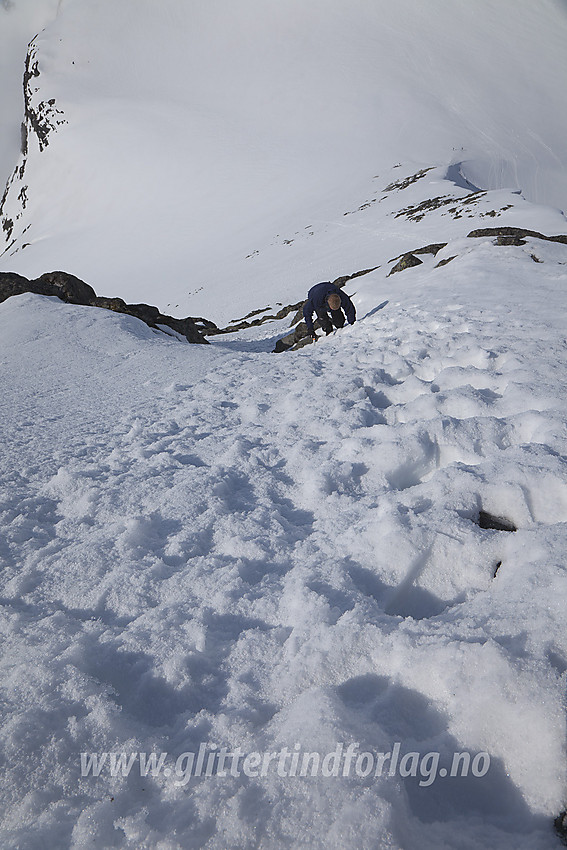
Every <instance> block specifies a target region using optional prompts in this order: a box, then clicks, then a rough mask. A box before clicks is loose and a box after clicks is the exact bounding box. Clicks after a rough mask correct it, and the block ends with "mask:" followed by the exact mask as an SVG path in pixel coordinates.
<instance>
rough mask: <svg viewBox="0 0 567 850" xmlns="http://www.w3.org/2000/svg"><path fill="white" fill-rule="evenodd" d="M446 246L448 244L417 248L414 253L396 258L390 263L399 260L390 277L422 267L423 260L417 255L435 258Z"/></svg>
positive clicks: (438, 243) (410, 252)
mask: <svg viewBox="0 0 567 850" xmlns="http://www.w3.org/2000/svg"><path fill="white" fill-rule="evenodd" d="M446 245H447V243H446V242H434V243H433V244H432V245H425V246H424V247H423V248H416V249H415V250H413V251H407V252H406V253H405V254H402V255H401V256H399V257H394V259H393V260H390V262H391V263H394V262H395V261H396V260H398V262H397V263H396V265H395V266H394V267H393V268H392V269H391V270H390V274H389V275H388V277H390V275H391V274H395V273H396V272H403V271H404V270H405V269H411V268H412V266H420V265H421V264H422V262H423V260H420V259H419V257H417V256H416V255H417V254H433V256H434V257H435V256H436V255H437V254H438V253H439V251H441V250H442V248H445V247H446Z"/></svg>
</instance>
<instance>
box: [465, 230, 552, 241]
mask: <svg viewBox="0 0 567 850" xmlns="http://www.w3.org/2000/svg"><path fill="white" fill-rule="evenodd" d="M468 236H469V238H472V239H479V238H481V237H485V236H494V238H495V239H496V240H497V241H496V244H497V245H525V244H526V243H525V240H526V239H543V240H544V241H545V242H560V243H562V244H563V245H567V236H544V235H543V233H538V231H537V230H526V229H525V228H523V227H484V228H481V229H480V230H471V232H470V233H469V234H468ZM521 240H524V241H521Z"/></svg>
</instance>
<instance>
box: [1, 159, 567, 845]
mask: <svg viewBox="0 0 567 850" xmlns="http://www.w3.org/2000/svg"><path fill="white" fill-rule="evenodd" d="M406 176H407V177H410V176H411V172H410V171H409V170H407V172H406ZM424 180H425V177H424V175H422V176H421V178H420V179H419V180H416V181H413V182H407V181H400V187H401V188H398V189H397V190H396V191H397V192H399V193H400V195H401V197H403V198H404V202H403V203H404V206H403V209H404V210H406V215H407V214H408V213H407V210H408V206H407V201H408V198H409V199H410V200H411V203H410V204H409V206H410V207H411V209H412V210H413V211H415V209H416V208H417V207H420V210H419V213H418V214H419V215H420V216H423V218H421V220H420V223H419V225H418V227H420V228H421V230H420V231H419V232H420V233H423V234H424V235H426V236H427V237H429V235H430V234H431V232H432V230H435V228H436V227H437V238H438V236H439V228H438V226H439V225H440V224H441V225H443V227H445V225H446V224H447V219H446V207H447V205H441V206H440V205H439V204H435V203H434V204H429V205H425V206H422V205H421V204H422V202H420V203H417V202H416V199H417V198H418V197H421V198H423V195H424V194H425V195H427V190H424V189H423V187H424V186H428V184H426V183H425V182H424ZM420 184H421V188H420ZM455 191H457V194H460V192H461V190H458V189H455ZM412 192H413V193H415V194H414V195H413V196H411V197H410V195H409V194H408V193H412ZM465 200H466V197H465ZM495 200H497V201H498V203H499V204H500V206H498V205H496V206H497V208H498V209H500V208H501V207H502V208H506V209H505V210H504V212H500V213H499V217H500V219H501V220H502V221H507V222H510V221H511V222H516V223H517V221H518V217H519V216H520V215H521V216H523V217H524V218H525V219H527V221H526V223H527V224H529V225H530V226H531V227H534V226H535V223H536V221H539V224H540V226H541V227H543V226H544V225H548V226H549V227H548V230H549V234H551V233H553V234H554V235H556V234H558V233H559V230H558V228H557V227H556V226H555V227H554V226H553V225H558V224H559V222H560V221H562V220H563V219H562V216H560V215H559V214H558V213H552V212H550V211H546V210H543V209H538V208H532V207H531V205H525V204H524V202H522V201H521V199H519V198H518V197H517V196H515V195H509V196H507V198H506V200H507V201H509V202H510V203H501V201H502V196H501V194H499V193H497V197H496V198H494V197H491V193H488V196H486V197H484V198H481V199H480V200H479V199H478V198H477V199H476V201H477V203H480V206H476V205H472V204H469V205H468V206H467V205H466V204H465V209H469V210H472V212H470V213H468V214H467V215H470V219H469V220H468V221H467V227H469V226H470V227H472V228H476V229H477V230H478V229H479V228H478V227H477V225H480V224H481V223H482V222H483V221H484V222H485V221H486V218H487V215H486V212H487V211H488V210H491V209H493V208H494V207H495V204H494V201H495ZM514 201H515V202H516V204H517V206H516V207H513V202H514ZM455 203H459V204H460V205H461V206H462V205H463V204H464V200H463V197H460V199H457V201H455ZM483 205H484V206H483ZM518 205H519V212H518ZM362 214H363V213H362ZM412 214H415V212H414V213H412ZM391 218H392V219H393V220H394V221H395V216H394V215H391ZM488 218H489V219H490V218H493V216H488ZM427 222H429V223H430V224H429V226H428V225H427ZM448 222H449V223H450V224H451V226H452V224H454V223H455V219H454V216H449V219H448ZM449 230H450V228H449ZM515 242H519V243H520V244H507V243H506V242H505V241H504V242H502V241H499V238H498V237H497V236H495V235H494V234H493V233H492V234H487V235H485V236H480V237H479V236H477V237H471V238H467V237H465V238H461V237H458V238H455V239H452V238H448V239H447V243H446V244H445V245H444V247H440V248H439V250H437V251H436V252H435V256H434V255H433V254H432V253H429V252H425V253H423V254H421V255H419V256H420V257H421V259H422V260H423V262H422V263H421V264H420V265H419V266H414V267H409V268H407V269H406V270H404V271H402V272H399V273H397V274H390V272H391V269H392V268H393V266H394V264H395V262H396V260H397V259H398V258H396V257H388V258H378V259H382V260H383V262H382V263H380V268H379V269H376V270H375V271H373V272H369V273H368V274H366V275H363V276H360V277H357V278H355V279H353V280H351V281H349V282H348V283H347V284H346V286H347V289H348V291H349V294H350V295H351V297H352V298H353V299H354V301H355V304H356V306H357V312H358V321H357V323H356V324H355V325H354V326H352V327H347V328H345V329H343V330H341V331H338V332H336V333H335V334H333V335H332V336H331V337H329V338H325V339H322V340H321V341H320V342H319V343H317V345H311V346H308V347H306V348H304V349H302V350H300V351H297V352H287V353H284V354H281V355H275V354H272V353H270V352H271V351H272V349H273V346H274V342H275V340H276V339H277V338H278V337H279V336H281V335H282V334H285V333H286V326H287V325H288V324H289V318H287V319H284V320H271V321H267V322H265V323H263V324H260V325H256V326H252V327H250V328H248V329H243V330H240V331H238V332H236V333H234V334H227V335H223V336H218V335H217V336H212V337H210V338H209V341H210V342H211V344H210V345H208V346H194V345H187V344H186V343H185V342H181V341H180V340H179V338H175V337H171V336H168V335H166V334H165V333H163V332H162V331H160V330H159V329H157V328H150V327H148V326H147V325H145V324H143V323H142V322H141V321H139V320H138V319H136V318H134V317H132V316H128V315H124V314H115V313H113V312H112V311H108V310H99V309H96V308H93V307H88V306H73V305H67V304H63V303H61V302H60V301H59V300H58V299H57V298H53V297H51V298H45V297H43V296H38V295H34V294H23V295H19V296H16V297H13V298H10V299H8V300H7V301H5V302H4V303H3V304H2V305H0V322H1V323H2V368H3V374H4V375H10V378H11V383H10V388H9V392H7V393H4V394H3V396H2V398H1V400H0V414H1V421H2V423H3V437H2V446H3V451H2V481H3V488H2V492H1V498H0V517H1V520H2V527H3V529H4V539H3V542H2V548H1V550H0V556H1V558H2V562H3V568H2V573H1V577H2V589H1V600H0V601H1V603H2V630H3V643H4V652H3V659H2V676H1V683H2V684H1V687H2V692H3V706H4V709H3V711H4V718H5V722H4V723H3V726H2V732H1V734H2V746H3V752H4V762H3V770H4V774H5V783H4V786H3V791H2V795H3V807H2V811H3V814H2V827H1V829H2V833H1V834H2V836H3V838H2V840H3V842H4V846H6V847H8V846H10V847H22V848H23V847H30V848H31V847H33V846H38V845H37V841H36V837H37V836H39V837H40V840H41V841H42V842H43V843H44V844H49V845H50V846H55V847H73V848H83V847H85V848H86V847H93V846H98V847H131V846H132V847H133V846H135V847H147V848H154V847H155V848H158V847H159V848H162V847H163V848H189V847H208V848H213V847H214V848H226V847H241V848H248V847H262V848H281V847H290V848H296V847H323V846H326V847H333V848H337V850H338V848H344V847H345V846H353V847H354V846H355V847H361V848H386V847H388V848H394V847H395V848H404V849H405V848H407V850H414V848H417V847H419V848H432V850H433V848H436V850H439V848H456V847H463V848H485V847H486V846H487V845H490V846H494V847H498V848H510V850H512V848H513V850H518V848H525V850H528V848H529V850H533V848H542V850H543V848H551V847H555V846H558V842H559V840H560V838H559V834H560V833H561V832H562V818H561V816H560V813H561V812H562V810H563V808H564V804H565V796H564V792H565V751H564V745H565V732H564V726H565V715H564V711H565V703H564V686H565V671H566V669H567V637H566V633H565V627H564V610H565V603H566V598H565V597H566V590H565V561H564V544H565V523H566V522H567V486H566V483H565V481H566V479H565V471H566V464H567V460H566V436H567V435H566V428H565V399H566V398H567V386H566V383H567V381H566V378H565V375H566V374H567V373H566V371H565V366H566V365H567V364H566V359H567V357H566V341H565V333H564V326H563V318H562V316H563V312H562V307H563V304H564V290H565V282H566V281H567V273H566V272H565V265H566V263H567V254H566V247H565V245H564V244H562V242H561V241H560V242H552V241H549V240H544V239H540V238H538V235H537V234H535V233H533V231H532V235H531V236H526V237H525V239H518V238H517V237H516V239H515ZM444 261H445V262H444ZM503 528H507V529H508V530H507V531H506V530H502V529H503ZM554 819H556V826H555V831H554Z"/></svg>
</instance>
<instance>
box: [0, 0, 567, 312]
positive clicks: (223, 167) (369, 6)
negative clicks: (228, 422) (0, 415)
mask: <svg viewBox="0 0 567 850" xmlns="http://www.w3.org/2000/svg"><path fill="white" fill-rule="evenodd" d="M22 3H23V0H16V6H15V7H14V8H13V9H12V10H11V11H10V10H8V11H5V12H4V17H7V16H9V15H10V14H13V13H15V12H16V11H17V9H18V8H19V7H20V5H21V4H22ZM46 3H47V0H46ZM566 43H567V11H566V9H565V4H564V3H563V2H557V0H540V2H538V3H537V4H534V3H533V2H530V0H520V2H518V0H498V3H495V2H493V0H475V2H470V0H452V2H447V0H429V2H427V3H423V2H421V0H396V2H391V0H277V2H276V0H268V2H266V0H239V2H238V3H234V2H231V0H215V2H208V3H206V4H204V3H202V2H197V0H160V2H159V3H156V2H149V1H148V0H121V2H120V3H118V4H117V3H116V2H114V0H97V2H96V3H93V2H91V0H62V2H60V3H59V4H58V14H57V17H56V19H55V20H54V21H53V22H52V23H51V24H50V25H49V26H47V27H46V28H45V29H44V30H43V31H42V32H41V33H40V34H39V35H38V37H37V38H36V39H35V40H34V44H33V48H32V50H33V63H32V65H33V67H34V68H36V70H37V74H38V75H37V76H36V75H34V76H33V77H32V78H31V79H30V81H29V82H30V98H29V104H30V107H31V108H32V109H33V110H36V112H37V113H38V114H40V115H41V120H40V124H41V125H42V127H43V129H47V130H49V128H50V127H52V130H51V131H49V133H48V144H47V146H44V147H43V150H41V151H40V150H39V147H38V140H37V138H36V134H35V131H34V127H33V126H32V123H29V127H28V130H29V136H28V151H27V153H26V154H24V155H22V158H21V160H20V162H19V163H18V170H17V172H15V177H14V179H13V181H12V182H11V184H10V191H9V194H8V197H7V199H6V202H5V205H4V209H3V212H2V227H5V230H4V231H3V234H4V233H5V234H6V246H7V248H6V252H5V253H4V255H3V256H2V258H1V260H0V262H1V268H2V269H4V270H9V271H17V272H19V273H21V274H24V275H26V276H27V277H36V276H39V275H40V274H43V273H44V272H45V271H48V270H53V269H55V268H63V269H65V270H66V271H68V272H71V273H73V274H76V275H77V276H78V277H80V278H82V279H83V280H87V281H88V282H89V283H90V284H91V285H92V286H94V288H95V289H96V290H97V292H98V293H99V294H101V295H109V296H115V295H119V296H121V297H123V298H125V299H126V300H127V301H146V302H148V303H154V304H156V305H157V306H158V307H160V308H161V309H162V311H164V312H166V313H170V314H173V315H176V316H185V315H207V316H208V318H210V319H212V320H214V321H216V322H217V323H218V322H223V323H226V322H228V321H229V320H231V319H234V318H236V317H237V316H242V315H244V314H246V313H247V312H248V311H249V310H253V309H256V308H257V307H259V306H264V304H263V303H262V302H263V301H264V299H265V297H266V291H268V292H269V293H270V296H271V300H272V301H274V300H276V299H280V300H283V301H284V302H293V301H297V300H299V298H301V297H302V296H303V295H304V286H305V282H306V281H307V280H311V282H312V283H316V282H317V281H318V280H320V279H321V278H320V275H321V274H323V275H324V276H325V275H326V274H327V272H326V267H327V265H328V263H329V259H328V257H329V252H328V244H329V242H331V243H334V242H336V239H337V235H338V232H337V230H336V228H335V229H334V232H328V238H327V239H324V238H319V237H321V236H322V235H323V234H325V233H327V231H329V227H330V222H333V221H336V219H337V218H339V217H340V216H342V214H343V213H344V212H345V206H344V205H345V203H348V202H349V199H352V201H353V202H355V201H356V199H357V197H359V196H362V199H363V200H364V196H365V195H366V194H367V193H369V192H371V191H372V188H373V184H372V179H373V177H374V176H375V175H377V174H379V175H380V177H381V179H383V176H384V173H385V171H387V170H388V169H390V168H391V167H392V165H394V163H397V162H408V161H414V162H416V163H426V164H427V165H431V164H445V163H447V164H451V163H452V164H455V163H459V162H463V163H464V165H463V169H462V170H463V173H464V175H465V176H466V177H467V178H468V179H469V180H470V181H471V182H472V183H473V184H474V185H478V186H480V187H482V188H484V189H498V188H512V189H519V190H521V191H522V192H523V194H524V196H525V197H526V198H528V199H529V200H531V201H534V202H537V203H545V204H549V205H551V206H554V207H557V208H561V209H565V207H566V206H567V177H566V174H567V161H566V158H565V157H566V155H565V138H566V137H567V113H566V111H565V108H564V105H565V99H564V92H565V79H567V52H566V51H565V44H566ZM22 62H23V56H22ZM35 63H37V66H36V65H35ZM20 120H21V116H20V115H19V114H18V115H17V116H14V121H15V122H17V123H15V126H16V128H19V123H20ZM24 166H25V167H24ZM5 176H6V178H8V176H9V175H8V174H6V175H5ZM358 203H361V201H359V202H358ZM356 206H358V204H356ZM351 208H352V207H350V206H348V207H346V209H351ZM355 208H356V207H355ZM312 232H313V234H314V235H313V237H312V244H310V245H309V247H308V250H304V247H305V246H304V245H303V244H302V242H303V240H301V239H298V236H304V237H307V234H310V233H312ZM358 236H359V237H362V236H363V233H362V231H360V230H358ZM363 249H364V239H363V238H359V240H358V255H359V259H360V255H361V254H362V252H363ZM267 281H269V283H270V286H269V287H268V286H267ZM227 293H230V297H227Z"/></svg>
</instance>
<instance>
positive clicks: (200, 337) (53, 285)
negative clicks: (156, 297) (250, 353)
mask: <svg viewBox="0 0 567 850" xmlns="http://www.w3.org/2000/svg"><path fill="white" fill-rule="evenodd" d="M24 292H33V293H34V294H36V295H56V296H57V298H59V299H60V300H61V301H64V302H65V303H67V304H81V305H83V306H85V307H101V308H104V309H105V310H113V311H114V312H115V313H126V314H128V315H129V316H135V317H136V318H137V319H140V320H141V321H142V322H145V323H146V325H149V327H150V328H157V329H162V328H164V327H165V328H171V330H173V331H175V332H176V333H178V334H181V335H182V336H184V337H185V339H186V340H187V341H188V342H193V343H200V344H205V345H207V344H208V340H206V339H205V336H204V334H205V333H218V328H217V326H216V325H215V324H214V323H213V322H210V321H208V319H201V318H193V317H189V316H188V317H187V318H185V319H176V318H174V317H173V316H166V315H164V314H163V313H160V311H159V310H158V309H157V307H152V306H150V305H149V304H127V303H126V302H125V301H123V300H122V298H104V297H99V296H97V294H96V292H95V291H94V289H93V288H92V286H89V284H88V283H85V282H84V281H82V280H80V279H79V278H78V277H75V276H74V275H72V274H68V273H67V272H48V273H47V274H43V275H41V277H38V278H36V279H35V280H28V279H27V278H25V277H22V276H21V275H18V274H14V273H13V272H0V303H1V302H2V301H5V300H6V299H7V298H10V297H12V296H13V295H23V293H24Z"/></svg>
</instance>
